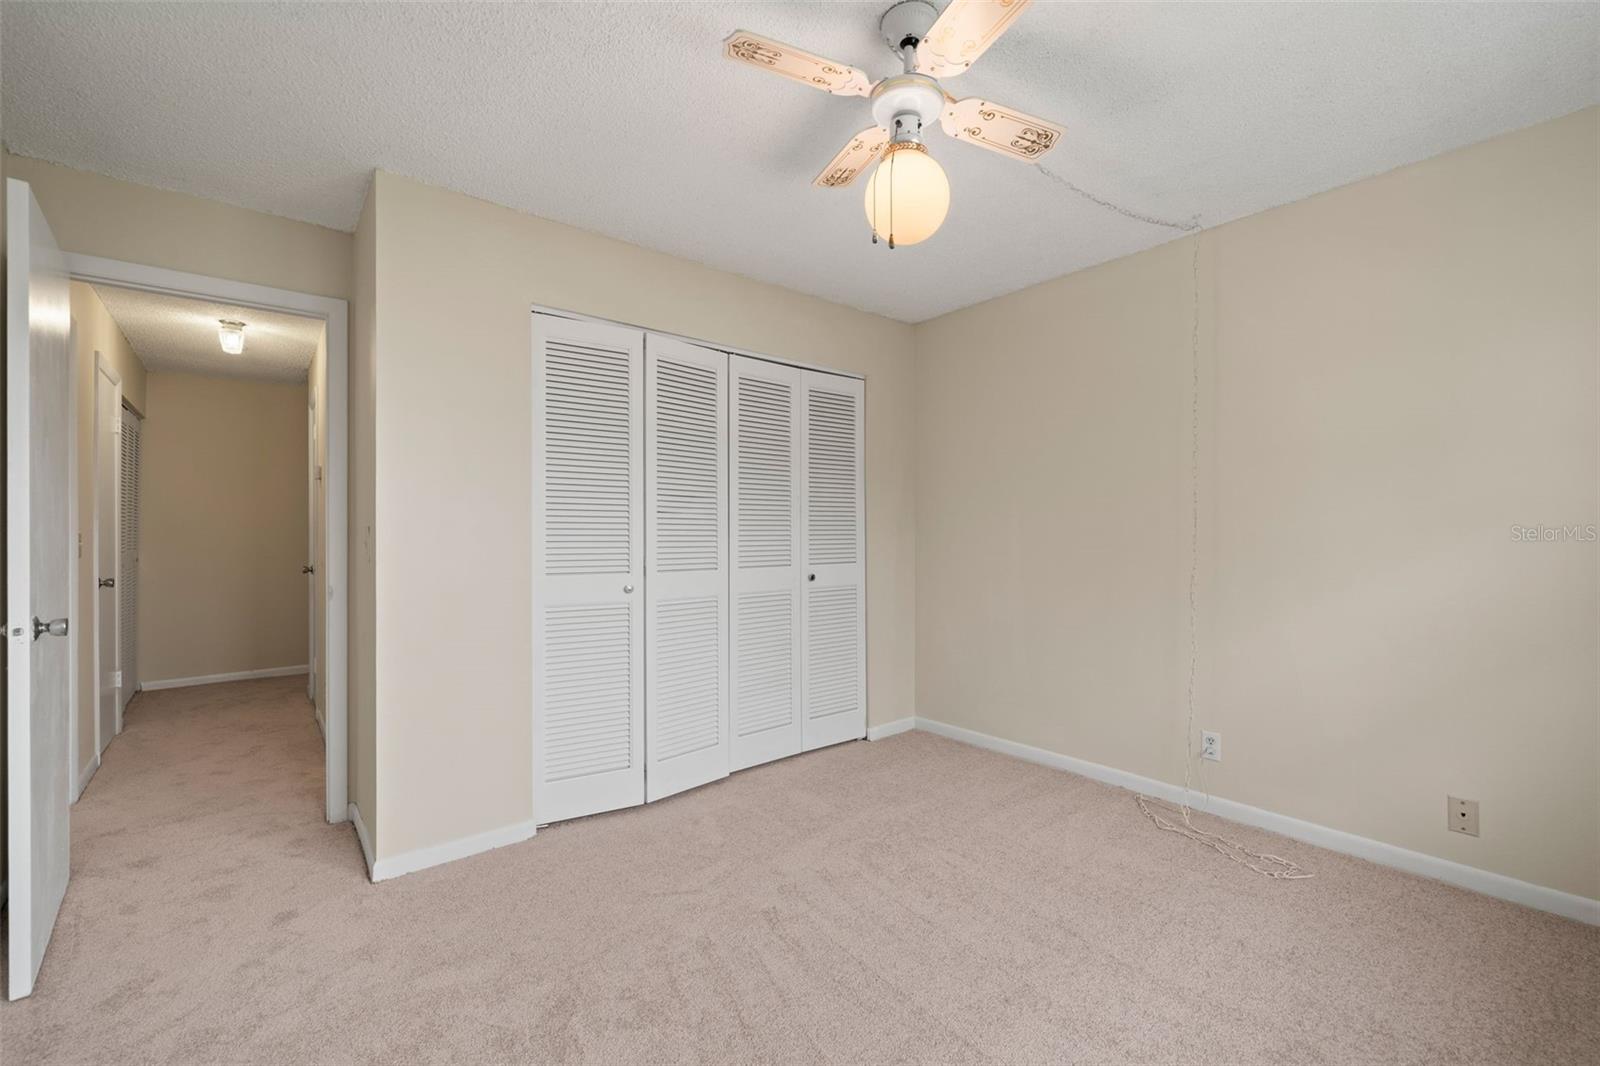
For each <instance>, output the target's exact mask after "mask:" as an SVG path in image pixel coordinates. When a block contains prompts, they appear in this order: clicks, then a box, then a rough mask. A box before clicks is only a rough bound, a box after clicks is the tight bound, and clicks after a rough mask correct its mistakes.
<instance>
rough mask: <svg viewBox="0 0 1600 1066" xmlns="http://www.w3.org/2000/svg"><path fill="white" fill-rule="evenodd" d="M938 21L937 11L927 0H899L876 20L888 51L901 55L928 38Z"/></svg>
mask: <svg viewBox="0 0 1600 1066" xmlns="http://www.w3.org/2000/svg"><path fill="white" fill-rule="evenodd" d="M938 19H939V9H938V8H936V7H934V6H933V5H932V4H931V3H929V2H928V0H900V2H899V3H898V4H895V5H894V6H892V7H890V8H889V10H887V11H885V12H884V13H883V17H882V18H880V19H879V20H878V30H879V32H880V33H882V34H883V43H884V44H886V45H888V46H889V51H891V52H893V53H894V54H895V55H901V54H902V53H903V52H904V51H905V49H906V48H907V47H908V46H909V47H911V48H915V47H916V46H917V45H919V44H921V43H922V40H923V38H925V37H927V36H928V31H929V30H931V29H933V24H934V23H935V22H937V21H938Z"/></svg>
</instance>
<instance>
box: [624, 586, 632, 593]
mask: <svg viewBox="0 0 1600 1066" xmlns="http://www.w3.org/2000/svg"><path fill="white" fill-rule="evenodd" d="M622 591H623V592H632V591H633V586H632V585H624V586H622Z"/></svg>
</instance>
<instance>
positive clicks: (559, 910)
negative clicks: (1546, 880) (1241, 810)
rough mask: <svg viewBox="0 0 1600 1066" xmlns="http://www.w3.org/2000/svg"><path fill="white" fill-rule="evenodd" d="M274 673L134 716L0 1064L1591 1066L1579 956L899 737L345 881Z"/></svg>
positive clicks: (91, 812)
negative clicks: (1245, 857)
mask: <svg viewBox="0 0 1600 1066" xmlns="http://www.w3.org/2000/svg"><path fill="white" fill-rule="evenodd" d="M301 683H302V682H301V679H299V678H287V679H283V680H273V681H257V682H244V683H239V684H233V685H223V686H213V687H210V688H204V689H187V690H176V691H169V692H159V693H151V694H147V695H144V696H141V697H140V698H139V699H138V700H137V701H136V702H135V703H134V704H133V706H132V707H131V708H130V712H129V717H128V729H127V732H126V733H124V734H123V736H121V737H120V738H118V739H117V741H116V742H115V743H114V744H113V745H112V747H111V749H110V751H109V752H108V753H107V758H106V762H105V765H104V766H103V767H102V768H101V769H100V772H99V774H98V775H97V776H96V777H95V779H94V781H93V783H91V784H90V786H89V789H88V792H87V793H86V794H85V796H84V798H83V801H82V802H81V803H80V804H79V805H78V806H77V807H76V808H75V809H74V811H73V826H72V830H73V880H72V886H71V889H70V890H69V891H68V893H67V899H66V903H65V905H64V906H63V908H62V912H61V920H60V926H59V927H58V929H57V931H56V934H55V939H54V941H53V942H52V944H51V946H50V953H49V957H48V958H47V959H46V961H45V966H44V971H43V973H42V974H41V976H40V980H39V985H38V990H37V992H36V993H35V995H34V996H33V997H32V998H31V999H29V1000H27V1001H24V1002H22V1003H18V1004H7V1005H5V1006H4V1007H0V1042H3V1044H0V1051H3V1058H4V1061H5V1063H6V1066H19V1064H22V1063H31V1062H41V1061H51V1062H74V1063H77V1062H118V1063H121V1062H164V1061H173V1060H178V1061H190V1062H257V1063H289V1062H348V1061H368V1062H377V1061H381V1062H413V1061H430V1062H438V1061H452V1060H453V1061H472V1062H504V1061H541V1062H545V1061H578V1060H586V1061H590V1062H606V1063H609V1062H620V1061H653V1062H661V1061H688V1060H704V1061H719V1062H755V1061H764V1062H806V1061H835V1062H873V1063H879V1062H900V1061H930V1062H932V1061H936V1062H965V1061H998V1062H1046V1061H1050V1062H1092V1063H1113V1062H1163V1063H1164V1062H1180V1061H1181V1062H1217V1063H1287V1062H1385V1063H1388V1062H1409V1063H1455V1062H1482V1063H1553V1062H1571V1063H1579V1062H1582V1063H1590V1064H1592V1063H1595V1062H1600V929H1595V928H1589V927H1585V926H1582V925H1579V924H1576V923H1573V922H1568V921H1564V920H1562V919H1558V918H1553V917H1550V916H1548V915H1544V914H1540V913H1537V912H1535V911H1530V910H1524V909H1522V908H1519V907H1516V906H1512V905H1510V904H1506V903H1501V902H1498V901H1495V900H1491V899H1486V898H1484V897H1480V896H1476V895H1472V894H1470V893H1467V892H1462V891H1459V890H1456V889H1453V888H1449V887H1446V886H1444V885H1441V884H1437V883H1434V882H1430V881H1425V880H1421V879H1419V878H1414V877H1410V876H1407V875H1404V874H1400V873H1396V872H1394V871H1390V870H1386V869H1383V868H1381V867H1377V866H1372V865H1369V864H1367V863H1363V862H1360V861H1358V860H1355V859H1349V858H1344V857H1342V856H1338V855H1333V854H1330V853H1327V852H1322V851H1318V850H1316V849H1314V848H1310V847H1306V846H1302V845H1299V844H1295V843H1292V842H1287V841H1284V840H1282V839H1279V838H1273V837H1269V836H1267V835H1265V834H1261V833H1256V832H1253V831H1250V830H1246V829H1238V830H1237V832H1236V835H1238V836H1240V837H1242V838H1244V839H1246V840H1250V841H1255V842H1256V843H1257V844H1258V845H1260V846H1264V847H1266V848H1267V849H1268V850H1272V851H1276V852H1278V853H1280V854H1283V855H1286V856H1288V857H1291V858H1293V859H1295V860H1297V861H1299V862H1301V863H1303V864H1304V865H1306V866H1308V867H1310V868H1312V869H1313V870H1315V872H1316V877H1315V878H1314V879H1313V880H1310V881H1299V882H1292V883H1282V882H1271V881H1268V880H1266V879H1264V878H1261V877H1259V876H1257V875H1254V874H1251V873H1249V872H1248V871H1246V870H1244V869H1242V868H1240V867H1238V866H1235V865H1232V864H1230V863H1228V862H1227V861H1225V860H1224V859H1222V858H1221V857H1220V856H1218V855H1216V854H1214V853H1212V852H1210V851H1207V850H1204V849H1202V848H1199V847H1197V846H1196V845H1195V844H1193V843H1191V842H1189V841H1187V840H1183V839H1180V838H1179V837H1177V836H1174V835H1172V834H1167V833H1160V832H1157V831H1155V830H1154V829H1152V828H1151V827H1150V826H1149V824H1148V823H1146V822H1145V821H1144V820H1143V819H1142V818H1141V816H1140V815H1139V812H1138V810H1137V809H1136V808H1135V806H1134V803H1133V801H1132V798H1131V797H1130V795H1129V794H1128V793H1126V792H1121V791H1118V790H1116V789H1112V788H1107V787H1105V786H1103V785H1099V784H1095V783H1093V782H1090V781H1087V780H1084V779H1082V778H1077V777H1073V776H1070V775H1066V774H1062V773H1057V772H1055V771H1052V770H1047V769H1043V768H1041V767H1038V766H1032V765H1029V764H1027V763H1022V762H1017V761H1014V760H1011V759H1008V758H1005V757H1003V756H999V755H993V754H990V753H987V752H982V751H978V750H975V749H973V748H969V747H965V746H963V745H960V744H956V743H954V742H951V741H947V740H943V739H940V738H936V737H932V736H928V735H926V734H919V733H917V734H906V735H904V736H899V737H895V738H893V739H890V740H886V741H882V742H879V743H876V744H866V743H856V744H847V745H843V746H841V747H837V748H833V749H830V750H827V751H822V752H816V753H813V754H810V755H805V756H801V757H799V758H795V759H790V760H787V761H785V762H782V763H778V764H775V765H772V766H767V767H763V768H760V769H756V770H752V771H748V772H745V773H741V774H736V775H735V776H734V777H733V778H731V779H730V780H728V781H725V782H722V783H719V784H716V785H712V786H710V787H707V788H704V789H700V790H698V791H696V792H692V793H689V794H686V795H683V796H680V797H677V798H675V799H672V800H669V801H667V802H665V803H661V804H658V805H655V806H652V807H649V808H645V809H640V810H634V811H628V812H621V813H618V814H613V815H606V816H602V817H599V818H592V819H588V820H585V821H581V822H577V823H571V824H567V825H563V826H557V827H555V828H552V829H549V830H546V831H544V832H541V833H540V834H539V835H538V836H537V837H536V838H535V839H533V840H532V841H529V842H527V843H525V844H520V845H516V846H514V847H510V848H506V849H503V850H501V851H498V852H493V853H491V854H489V855H483V856H479V857H476V858H473V859H468V860H465V861H463V862H459V863H456V864H454V865H451V866H447V867H442V868H439V869H434V870H428V871H424V872H422V873H418V874H412V875H410V876H407V877H403V878H400V879H399V880H396V881H391V882H386V883H384V884H381V885H376V886H375V885H371V884H369V883H368V882H367V881H366V876H365V870H364V868H363V866H362V862H361V857H360V853H359V850H358V846H357V844H356V840H355V835H354V834H353V833H352V831H351V830H350V828H349V827H348V826H328V825H326V824H324V823H323V822H322V820H321V817H320V804H321V794H322V792H321V788H322V786H321V771H320V762H321V745H320V741H319V739H318V736H317V731H316V727H315V725H314V724H313V723H312V722H311V719H310V718H309V716H308V709H307V705H306V703H305V700H304V697H303V695H301V692H300V689H299V686H300V685H301Z"/></svg>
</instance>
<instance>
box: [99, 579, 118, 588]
mask: <svg viewBox="0 0 1600 1066" xmlns="http://www.w3.org/2000/svg"><path fill="white" fill-rule="evenodd" d="M98 584H99V586H100V587H101V588H103V589H114V588H116V587H117V579H116V578H114V577H103V578H101V579H100V580H99V582H98Z"/></svg>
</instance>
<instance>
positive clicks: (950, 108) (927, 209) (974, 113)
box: [723, 0, 1066, 248]
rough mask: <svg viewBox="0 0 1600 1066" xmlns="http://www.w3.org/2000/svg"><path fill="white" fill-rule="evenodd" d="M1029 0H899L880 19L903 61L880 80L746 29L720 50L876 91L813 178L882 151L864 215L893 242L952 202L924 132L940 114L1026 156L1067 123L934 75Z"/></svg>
mask: <svg viewBox="0 0 1600 1066" xmlns="http://www.w3.org/2000/svg"><path fill="white" fill-rule="evenodd" d="M1028 3H1029V0H951V2H950V5H949V6H948V7H946V8H945V9H944V13H943V14H940V13H939V11H938V9H937V8H935V7H934V6H933V4H932V3H930V2H929V0H900V2H899V3H897V4H895V5H894V6H893V7H891V8H889V10H887V11H885V12H884V13H883V18H882V19H881V20H880V21H879V23H878V27H879V29H880V31H881V32H882V33H883V39H884V43H886V44H887V45H888V46H889V50H890V51H891V52H893V53H894V54H895V55H896V56H898V57H900V61H901V63H902V64H903V65H904V69H903V71H902V72H901V73H899V74H894V75H891V76H889V77H887V78H884V79H883V80H881V81H878V82H873V81H872V79H871V78H869V77H868V76H867V75H866V74H864V73H862V72H861V71H859V70H857V69H856V68H855V67H851V66H846V65H845V64H843V63H836V62H834V61H833V60H831V59H824V58H823V57H822V56H817V55H812V54H811V53H810V52H803V51H801V50H800V49H798V48H791V47H790V46H789V45H786V44H783V43H781V42H778V41H774V40H771V39H770V38H767V37H762V36H760V35H759V34H755V33H750V32H748V31H746V30H736V31H735V32H734V33H732V34H731V35H729V37H728V38H727V39H726V40H725V41H723V50H724V54H726V55H727V56H728V58H729V59H737V60H739V61H740V62H743V63H749V64H751V65H752V66H756V67H760V68H762V69H764V70H770V71H772V72H773V73H774V74H781V75H783V76H784V77H786V78H790V79H792V80H794V81H797V82H800V83H802V84H804V85H809V86H811V87H812V88H816V89H822V90H824V91H825V92H830V93H833V94H835V95H836V96H865V97H867V98H868V99H870V100H871V101H872V118H873V121H874V123H875V124H874V125H872V126H868V127H867V128H866V129H864V130H862V131H861V132H860V133H858V134H856V135H855V136H854V137H852V138H851V139H850V142H849V143H848V144H846V145H845V146H844V148H842V149H841V150H840V151H839V154H838V155H836V156H834V157H833V159H832V160H831V161H830V162H829V163H828V165H827V166H825V167H823V168H822V173H820V174H818V175H817V177H816V180H815V181H813V182H812V184H813V185H816V186H818V187H820V188H824V189H838V188H842V187H844V186H846V185H849V184H850V183H851V182H853V181H855V179H856V176H857V175H858V174H860V173H861V172H862V171H864V170H866V169H867V168H868V167H870V166H871V165H872V164H873V162H874V161H875V160H878V159H879V158H880V157H881V158H882V161H881V162H879V163H878V168H877V170H875V171H874V172H873V174H872V177H871V178H869V179H868V181H867V195H866V211H867V221H868V223H870V224H871V226H872V242H873V243H874V244H876V243H877V242H878V239H879V237H882V238H884V239H885V240H887V241H888V244H889V247H890V248H894V247H895V246H896V245H901V244H916V243H918V242H919V241H925V240H927V239H928V238H929V237H931V236H933V234H934V232H935V231H937V230H938V228H939V226H940V225H941V224H943V222H944V218H945V215H946V214H947V213H948V212H949V209H950V182H949V180H948V179H946V178H945V175H944V169H943V168H942V167H940V166H939V164H938V163H937V162H935V161H934V159H933V157H932V156H930V155H929V154H928V149H927V146H926V145H925V144H923V142H922V135H923V130H924V129H926V128H928V127H930V126H932V125H933V123H934V120H935V119H937V120H938V123H939V125H940V127H942V128H943V129H944V132H945V133H946V134H948V135H949V136H951V137H953V138H954V139H956V140H958V141H966V142H968V143H970V144H976V145H978V146H979V147H982V148H987V149H989V150H990V151H994V152H999V153H1000V154H1001V155H1006V156H1010V157H1011V158H1013V159H1020V160H1022V161H1023V162H1028V163H1032V162H1037V161H1038V160H1039V158H1040V157H1041V156H1043V155H1044V154H1045V153H1046V152H1048V151H1049V150H1050V149H1052V148H1054V147H1055V146H1056V143H1057V142H1058V141H1060V139H1061V136H1062V134H1063V133H1065V132H1066V131H1065V130H1064V129H1063V128H1062V127H1060V126H1058V125H1056V124H1055V123H1053V122H1047V121H1046V120H1044V119H1042V118H1035V117H1034V116H1032V115H1027V114H1023V113H1022V112H1021V111H1017V110H1015V109H1014V108H1009V107H1002V106H1000V105H999V104H994V103H990V102H989V101H988V100H982V99H979V98H978V97H975V96H969V97H967V98H966V99H964V100H957V99H956V98H955V97H953V96H951V95H950V94H949V93H947V92H945V91H944V88H943V87H942V86H940V84H939V82H938V80H937V79H939V78H953V77H955V76H956V75H958V74H963V73H965V72H966V70H967V68H968V67H970V66H972V64H973V62H974V61H975V60H976V59H977V58H978V57H979V56H981V55H983V53H984V52H985V51H987V50H988V48H989V46H990V45H992V44H994V42H995V40H996V39H997V38H998V37H999V36H1000V35H1001V34H1002V33H1004V32H1005V31H1006V30H1007V29H1009V28H1010V27H1011V24H1012V23H1013V22H1015V21H1016V18H1017V16H1018V15H1020V14H1022V9H1023V8H1025V7H1027V6H1028Z"/></svg>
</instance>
